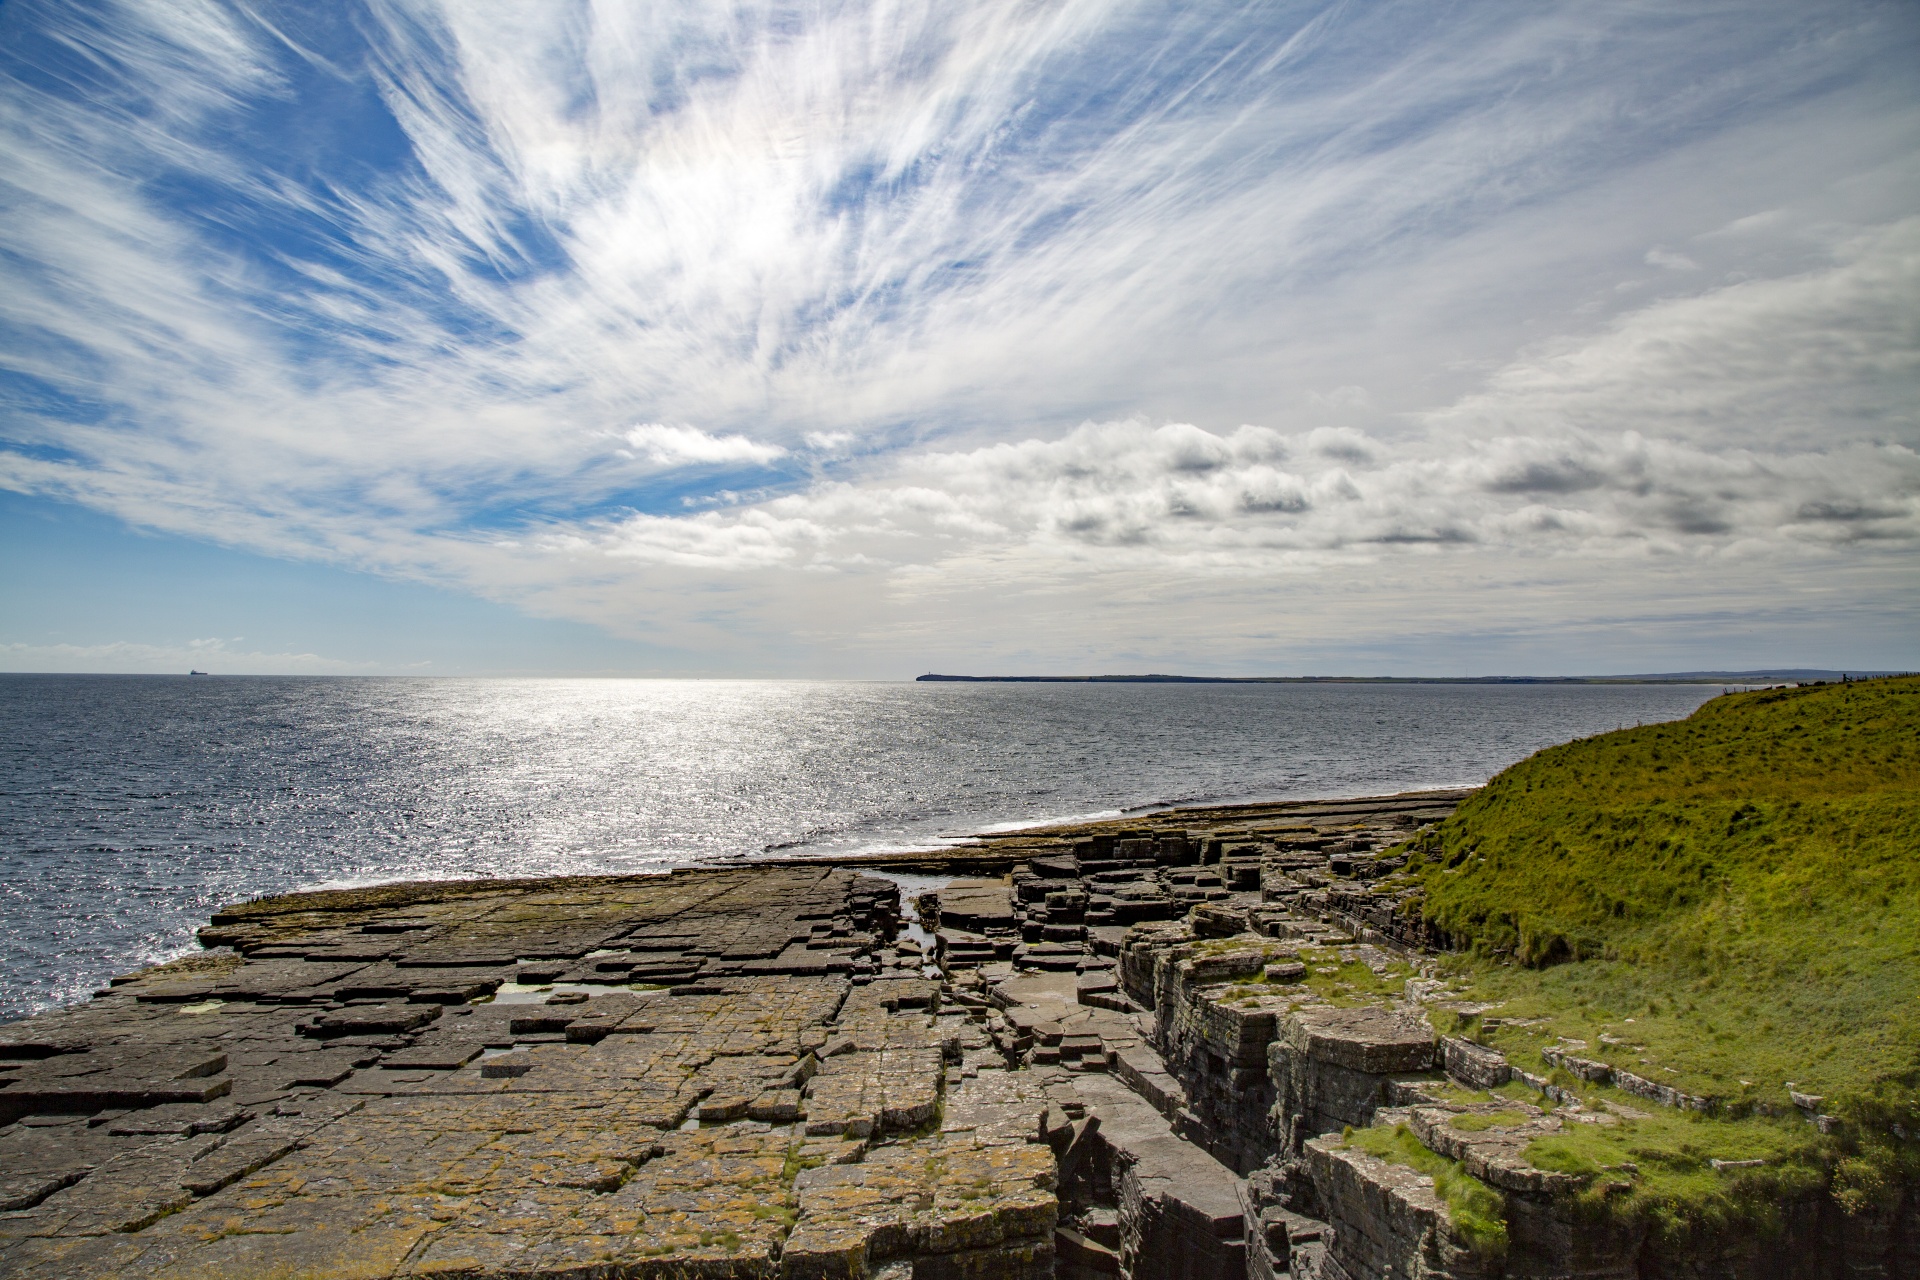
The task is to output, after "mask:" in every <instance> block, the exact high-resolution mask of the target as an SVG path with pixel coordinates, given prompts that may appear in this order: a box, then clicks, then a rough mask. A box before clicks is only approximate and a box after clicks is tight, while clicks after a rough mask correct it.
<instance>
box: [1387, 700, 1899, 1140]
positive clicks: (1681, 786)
mask: <svg viewBox="0 0 1920 1280" xmlns="http://www.w3.org/2000/svg"><path fill="white" fill-rule="evenodd" d="M1413 852H1414V854H1415V856H1414V858H1413V861H1412V864H1411V865H1410V866H1409V868H1408V874H1409V876H1410V877H1411V878H1413V879H1416V880H1418V881H1419V882H1420V883H1421V884H1422V886H1423V887H1424V890H1425V899H1424V903H1423V906H1422V910H1424V912H1425V914H1426V915H1427V917H1428V918H1429V919H1430V920H1431V921H1433V922H1434V923H1436V924H1438V925H1439V926H1440V927H1442V928H1443V929H1445V930H1446V931H1447V932H1448V933H1449V934H1450V935H1452V937H1453V938H1454V939H1455V940H1456V941H1457V942H1459V943H1460V944H1461V945H1463V946H1465V947H1468V948H1470V950H1471V952H1472V956H1473V958H1472V959H1471V960H1469V961H1467V962H1466V963H1465V964H1464V965H1463V966H1462V971H1461V973H1460V974H1459V977H1460V978H1461V979H1462V980H1463V981H1465V982H1466V983H1467V984H1468V985H1469V986H1470V988H1471V990H1472V992H1473V994H1474V995H1475V996H1476V997H1479V998H1483V999H1487V1000H1491V1001H1498V1002H1502V1007H1501V1008H1500V1009H1499V1010H1498V1015H1499V1022H1500V1026H1499V1027H1497V1028H1495V1029H1493V1030H1491V1031H1490V1032H1488V1033H1487V1038H1488V1039H1490V1040H1491V1041H1492V1042H1493V1043H1496V1044H1498V1045H1500V1047H1502V1048H1503V1049H1506V1050H1508V1051H1509V1052H1510V1053H1513V1054H1516V1055H1525V1054H1528V1053H1530V1052H1537V1050H1538V1048H1540V1047H1543V1046H1545V1045H1549V1044H1552V1043H1553V1042H1554V1039H1555V1038H1557V1037H1561V1036H1566V1037H1572V1038H1577V1039H1581V1040H1585V1041H1586V1042H1587V1045H1588V1048H1586V1049H1584V1050H1582V1051H1581V1052H1582V1053H1583V1055H1584V1056H1586V1057H1590V1058H1603V1059H1606V1060H1608V1061H1611V1062H1613V1063H1615V1064H1616V1065H1619V1066H1624V1067H1626V1068H1627V1069H1629V1070H1631V1071H1634V1072H1635V1073H1636V1074H1640V1075H1642V1076H1647V1077H1649V1078H1653V1079H1656V1080H1659V1081H1661V1082H1662V1083H1668V1084H1672V1085H1674V1086H1675V1087H1678V1088H1681V1089H1683V1090H1685V1091H1686V1092H1689V1093H1695V1094H1702V1095H1706V1096H1710V1097H1714V1098H1717V1099H1722V1100H1725V1101H1727V1102H1729V1103H1732V1104H1733V1107H1732V1109H1733V1110H1735V1111H1739V1110H1741V1109H1744V1108H1748V1107H1753V1106H1755V1105H1759V1106H1760V1109H1762V1110H1765V1109H1767V1108H1769V1107H1779V1108H1789V1109H1790V1107H1789V1103H1788V1099H1787V1086H1788V1083H1789V1082H1792V1084H1793V1085H1794V1086H1795V1087H1796V1088H1797V1089H1798V1090H1799V1091H1800V1092H1802V1093H1807V1094H1818V1095H1824V1096H1825V1097H1826V1098H1827V1102H1826V1103H1825V1104H1823V1108H1822V1109H1823V1110H1827V1111H1835V1112H1839V1111H1846V1112H1848V1113H1850V1114H1852V1115H1853V1116H1855V1117H1856V1118H1857V1119H1858V1120H1859V1121H1860V1122H1862V1123H1865V1124H1867V1125H1869V1126H1871V1127H1879V1128H1883V1129H1884V1128H1885V1127H1887V1126H1889V1125H1891V1124H1893V1123H1903V1124H1904V1125H1905V1126H1909V1127H1920V1108H1916V1103H1915V1092H1914V1090H1915V1085H1916V1083H1920V678H1913V677H1902V678H1894V679H1883V680H1873V681H1866V682H1856V683H1852V684H1837V685H1822V686H1814V687H1808V688H1801V689H1779V690H1765V691H1760V692H1755V693H1746V694H1734V695H1729V696H1725V697H1721V698H1716V699H1714V700H1713V701H1711V702H1709V703H1706V704H1705V705H1704V706H1702V707H1701V708H1700V709H1699V710H1698V711H1697V712H1695V713H1694V715H1693V716H1691V717H1690V718H1688V719H1686V720H1683V721H1679V722H1675V723H1671V724H1659V725H1649V726H1646V727H1643V728H1637V729H1629V730H1624V731H1621V732H1618V733H1610V734H1604V735H1602V736H1599V737H1595V738H1588V739H1584V740H1582V741H1578V742H1570V743H1566V744H1564V745H1562V746H1558V747H1553V748H1550V749H1548V750H1546V751H1542V752H1540V753H1539V754H1537V755H1535V756H1533V757H1531V758H1529V759H1527V760H1525V761H1522V762H1521V763H1519V764H1517V765H1515V766H1514V767H1513V768H1511V769H1508V770H1507V771H1506V772H1504V773H1502V774H1501V775H1500V776H1499V777H1497V778H1495V779H1494V780H1493V781H1492V782H1491V783H1490V784H1488V786H1487V787H1486V788H1485V789H1484V790H1483V791H1481V792H1479V793H1478V794H1476V795H1475V796H1474V797H1473V798H1472V799H1471V800H1469V801H1468V802H1467V803H1466V804H1464V805H1463V806H1461V808H1460V810H1459V811H1458V812H1457V813H1456V814H1455V815H1454V816H1453V817H1452V818H1450V819H1449V820H1447V821H1446V822H1445V823H1443V824H1441V825H1440V826H1439V827H1438V828H1437V829H1436V830H1434V831H1432V832H1429V833H1427V834H1426V835H1425V836H1423V837H1422V838H1420V839H1419V840H1418V841H1417V842H1416V845H1415V847H1414V849H1413ZM1489 1017H1490V1018H1491V1017H1492V1014H1491V1013H1490V1014H1489ZM1515 1024H1520V1025H1515ZM1529 1024H1530V1025H1529ZM1516 1060H1517V1059H1516Z"/></svg>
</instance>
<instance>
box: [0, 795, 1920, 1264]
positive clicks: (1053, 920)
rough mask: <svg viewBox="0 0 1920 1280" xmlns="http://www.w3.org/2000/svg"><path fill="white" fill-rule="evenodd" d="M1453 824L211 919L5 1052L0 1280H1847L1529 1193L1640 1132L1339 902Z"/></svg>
mask: <svg viewBox="0 0 1920 1280" xmlns="http://www.w3.org/2000/svg"><path fill="white" fill-rule="evenodd" d="M1462 794H1463V793H1439V792H1428V793H1414V794H1409V795H1402V796H1392V797H1383V798H1378V799H1372V800H1362V801H1340V802H1320V803H1300V804H1282V805H1265V806H1247V807H1239V808H1233V809H1208V810H1190V811H1184V812H1172V813H1166V814H1160V815H1155V816H1153V817H1150V818H1144V819H1136V820H1131V821H1128V822H1124V823H1103V824H1091V825H1086V826H1081V827H1076V828H1059V829H1053V830H1049V831H1044V832H1019V833H1012V834H1008V835H1004V836H996V837H990V838H986V839H984V840H983V841H982V842H981V844H980V845H979V846H978V847H976V848H969V849H963V850H956V851H951V852H949V853H943V854H938V855H931V854H927V855H911V856H903V857H897V858H887V859H872V860H868V861H866V862H865V863H862V864H860V865H849V864H839V865H834V866H826V865H820V864H808V863H797V862H789V863H782V864H764V865H754V866H745V867H739V868H730V869H722V870H690V871H682V872H676V873H674V874H672V875H669V876H655V877H625V878H613V877H607V878H580V879H565V880H543V881H463V882H441V883H419V884H402V885H392V886H384V887H380V888H375V889H366V890H354V891H339V892H321V893H310V894H299V895H290V896H286V897H279V898H272V899H266V900H262V901H258V902H252V903H244V904H236V905H234V906H231V907H228V908H227V909H225V910H224V911H222V912H221V913H220V914H218V915H217V916H216V917H215V918H214V920H213V922H212V923H211V924H210V925H209V926H208V927H207V928H206V929H205V930H203V931H202V935H201V936H202V941H203V943H204V944H205V946H206V947H207V948H208V950H207V951H206V953H205V954H202V955H198V956H194V957H190V958H188V959H185V960H182V961H177V962H175V963H172V964H169V965H164V966H160V967H158V968H155V969H150V970H146V971H143V972H141V973H136V974H132V975H129V976H127V977H125V978H122V979H118V980H116V982H115V983H114V985H113V986H112V987H111V988H110V989H109V990H106V991H103V992H101V993H99V994H98V995H97V996H96V997H95V998H94V999H93V1000H91V1001H90V1002H88V1003H86V1004H84V1005H80V1006H76V1007H73V1008H69V1009H63V1010H59V1011H56V1012H52V1013H47V1014H43V1015H40V1016H38V1017H35V1018H32V1019H29V1020H26V1021H23V1022H18V1023H13V1024H10V1025H7V1026H5V1027H0V1274H4V1275H7V1276H21V1277H26V1276H36V1277H38V1276H46V1277H84V1276H109V1275H111V1276H128V1277H141V1278H158V1277H167V1278H168V1280H173V1278H176V1277H178V1278H182V1280H184V1278H185V1277H209V1278H210V1277H236V1278H237V1277H264V1276H276V1277H296V1276H312V1277H323V1276H325V1277H333V1276H355V1277H362V1276H364V1277H388V1276H396V1277H397V1276H445V1277H475V1278H478V1277H509V1276H511V1277H614V1276H621V1277H627V1276H632V1277H695V1276H698V1277H735V1276H738V1277H793V1278H795V1280H800V1278H809V1280H810V1278H813V1277H821V1278H826V1277H835V1278H839V1277H846V1278H849V1280H851V1278H854V1277H887V1280H908V1278H909V1277H911V1278H913V1280H1000V1278H1002V1277H1005V1278H1008V1280H1012V1278H1014V1277H1019V1278H1022V1280H1039V1278H1040V1277H1060V1278H1061V1280H1094V1278H1096V1277H1109V1276H1125V1277H1135V1278H1136V1280H1161V1278H1168V1280H1186V1278H1191V1280H1215V1278H1225V1277H1233V1278H1234V1280H1239V1278H1240V1277H1259V1278H1261V1280H1269V1278H1273V1277H1280V1276H1286V1275H1291V1276H1295V1277H1302V1278H1305V1277H1325V1278H1327V1280H1363V1278H1365V1280H1371V1278H1373V1277H1408V1278H1412V1277H1457V1278H1459V1280H1466V1278H1467V1277H1483V1276H1484V1277H1492V1276H1502V1275H1504V1276H1513V1277H1521V1276H1539V1277H1545V1276H1565V1277H1574V1276H1579V1277H1594V1278H1599V1277H1621V1278H1623V1280H1624V1278H1625V1277H1634V1276H1642V1275H1655V1274H1659V1275H1664V1274H1673V1275H1680V1274H1686V1275H1699V1276H1707V1275H1726V1276H1749V1275H1751V1276H1756V1277H1757V1276H1801V1275H1805V1276H1809V1277H1811V1276H1825V1275H1828V1274H1835V1275H1838V1274H1842V1272H1841V1271H1840V1270H1837V1269H1835V1268H1833V1267H1828V1266H1826V1264H1825V1263H1824V1262H1822V1263H1820V1264H1819V1265H1815V1264H1814V1263H1811V1262H1810V1263H1807V1264H1806V1265H1804V1266H1802V1265H1800V1264H1798V1263H1796V1262H1795V1260H1794V1258H1793V1257H1792V1256H1791V1249H1789V1251H1788V1253H1786V1254H1782V1253H1781V1252H1780V1251H1779V1248H1778V1247H1771V1248H1770V1249H1769V1250H1767V1251H1762V1250H1760V1249H1758V1248H1754V1249H1751V1250H1749V1251H1748V1253H1746V1254H1742V1253H1741V1252H1740V1251H1739V1250H1738V1249H1735V1250H1733V1251H1732V1252H1730V1253H1726V1254H1725V1255H1724V1256H1723V1257H1722V1258H1721V1259H1720V1261H1719V1262H1717V1263H1715V1264H1714V1265H1712V1266H1708V1267H1703V1268H1701V1267H1697V1268H1696V1269H1693V1270H1687V1271H1681V1270H1663V1269H1662V1264H1661V1262H1660V1259H1659V1258H1658V1257H1652V1258H1650V1257H1649V1255H1648V1254H1647V1252H1646V1250H1645V1248H1644V1241H1643V1240H1642V1239H1641V1238H1640V1237H1639V1236H1638V1235H1637V1234H1636V1233H1634V1232H1633V1231H1631V1230H1628V1229H1625V1228H1623V1227H1622V1226H1621V1225H1620V1224H1618V1223H1617V1222H1616V1221H1614V1220H1613V1219H1611V1218H1609V1217H1608V1216H1607V1215H1606V1214H1604V1213H1599V1212H1595V1211H1594V1208H1593V1206H1594V1205H1595V1204H1596V1203H1600V1202H1604V1199H1605V1197H1606V1195H1607V1194H1608V1189H1607V1186H1606V1185H1605V1178H1600V1179H1597V1180H1596V1179H1595V1178H1594V1177H1592V1176H1589V1175H1578V1174H1570V1173H1566V1172H1558V1171H1555V1170H1552V1169H1543V1168H1537V1167H1534V1166H1533V1165H1532V1164H1530V1163H1529V1161H1528V1159H1527V1155H1526V1151H1527V1147H1528V1144H1529V1143H1530V1142H1531V1141H1532V1140H1533V1139H1534V1138H1536V1137H1538V1136H1539V1135H1541V1134H1544V1133H1551V1132H1556V1131H1560V1130H1563V1129H1569V1128H1573V1127H1577V1126H1581V1125H1595V1124H1600V1125H1604V1124H1608V1123H1614V1122H1617V1119H1618V1117H1617V1116H1615V1115H1613V1114H1612V1113H1611V1112H1610V1111H1608V1110H1606V1109H1604V1108H1599V1107H1589V1106H1586V1105H1583V1103H1582V1102H1581V1101H1579V1100H1578V1098H1577V1097H1575V1096H1574V1095H1573V1094H1571V1093H1567V1092H1565V1091H1562V1090H1558V1089H1557V1088H1556V1086H1555V1085H1554V1084H1553V1082H1552V1081H1551V1080H1547V1079H1539V1080H1527V1079H1520V1078H1519V1076H1520V1075H1523V1074H1524V1073H1517V1070H1516V1068H1514V1067H1512V1066H1510V1065H1509V1064H1508V1063H1507V1062H1506V1060H1505V1059H1504V1058H1502V1057H1501V1055H1500V1054H1499V1053H1497V1052H1495V1051H1494V1050H1492V1049H1489V1048H1487V1047H1485V1046H1483V1045H1479V1044H1476V1043H1473V1042H1472V1041H1470V1040H1467V1039H1463V1038H1460V1037H1457V1036H1454V1035H1446V1034H1440V1033H1438V1032H1437V1031H1436V1026H1437V1025H1449V1026H1450V1025H1452V1024H1451V1023H1450V1022H1446V1021H1444V1020H1443V1019H1442V1018H1441V1017H1440V1016H1439V1015H1440V1014H1441V1013H1442V1012H1443V1011H1446V1012H1456V1011H1457V1010H1458V1008H1459V1007H1460V1002H1459V999H1458V997H1457V996H1456V995H1455V993H1454V992H1452V991H1451V990H1450V989H1449V988H1448V987H1447V985H1446V984H1445V982H1443V981H1442V980H1440V979H1439V978H1437V977H1436V976H1435V973H1436V970H1435V969H1434V968H1433V967H1432V965H1431V963H1430V960H1429V959H1428V957H1427V956H1426V955H1425V954H1424V953H1423V952H1422V950H1421V948H1422V946H1423V944H1425V943H1427V942H1430V941H1431V940H1430V939H1424V938H1422V937H1420V936H1415V935H1412V934H1409V932H1408V930H1407V929H1406V928H1405V927H1403V926H1396V925H1395V924H1394V921H1396V920H1400V919H1403V918H1404V917H1403V916H1401V915H1396V914H1395V913H1394V912H1393V911H1392V909H1391V907H1392V904H1391V903H1383V902H1379V901H1375V898H1374V897H1373V896H1370V895H1369V894H1367V893H1366V892H1365V886H1366V882H1367V880H1368V879H1369V878H1371V877H1374V876H1377V875H1380V874H1382V873H1383V872H1387V871H1391V870H1392V867H1391V864H1392V862H1393V859H1391V858H1385V859H1382V858H1379V857H1376V856H1375V855H1376V853H1377V852H1378V851H1380V850H1383V849H1386V848H1389V847H1391V846H1393V845H1394V844H1396V843H1397V842H1399V841H1402V840H1404V839H1405V838H1406V837H1407V836H1409V835H1410V834H1412V833H1414V832H1415V831H1417V830H1418V829H1420V828H1422V827H1425V826H1427V825H1429V824H1431V823H1434V822H1437V821H1439V820H1441V819H1444V818H1445V817H1446V816H1447V815H1448V814H1449V813H1450V812H1451V811H1452V809H1453V808H1454V807H1455V805H1456V804H1458V803H1459V801H1460V799H1461V798H1462ZM902 871H910V872H915V873H919V874H921V875H926V874H932V875H936V876H939V877H942V878H943V880H944V883H942V884H941V885H940V886H939V887H938V888H937V889H936V890H935V891H933V892H931V893H921V894H918V895H915V894H908V895H906V896H904V897H903V895H902V893H901V891H900V888H899V883H898V882H897V881H896V880H894V879H891V878H889V876H890V874H891V873H896V872H902ZM1516 1083H1517V1084H1519V1085H1522V1086H1525V1088H1524V1089H1520V1090H1513V1089H1512V1086H1514V1085H1515V1084H1516ZM1501 1087H1508V1088H1509V1089H1510V1092H1509V1093H1508V1094H1506V1095H1497V1094H1493V1093H1490V1092H1488V1091H1489V1090H1493V1089H1496V1088H1501ZM1660 1101H1661V1100H1660V1099H1652V1100H1650V1101H1649V1102H1648V1103H1647V1105H1649V1106H1655V1105H1659V1103H1660ZM1616 1110H1617V1108H1616ZM1356 1132H1357V1133H1358V1136H1356ZM1366 1135H1373V1136H1374V1139H1377V1140H1364V1141H1363V1140H1361V1138H1363V1137H1365V1136H1366ZM1385 1135H1394V1136H1393V1138H1392V1140H1393V1141H1402V1140H1405V1141H1413V1140H1415V1139H1417V1142H1415V1146H1416V1147H1417V1149H1418V1154H1419V1158H1416V1159H1411V1160H1409V1159H1404V1158H1398V1157H1396V1156H1395V1155H1394V1152H1393V1151H1392V1150H1389V1149H1388V1146H1387V1145H1384V1144H1386V1143H1387V1142H1388V1138H1387V1137H1386V1136H1385ZM1407 1135H1411V1138H1408V1137H1407ZM1435 1153H1438V1154H1437V1155H1436V1154H1435ZM1428 1158H1431V1159H1434V1160H1438V1161H1439V1163H1440V1164H1442V1165H1447V1166H1448V1167H1449V1168H1451V1169H1458V1170H1463V1171H1465V1172H1466V1173H1467V1174H1469V1175H1470V1181H1471V1184H1472V1186H1474V1187H1478V1188H1481V1189H1483V1190H1484V1189H1485V1188H1493V1189H1494V1191H1495V1192H1496V1193H1497V1195H1498V1196H1499V1197H1500V1199H1501V1202H1502V1204H1503V1210H1502V1213H1501V1215H1500V1218H1499V1220H1498V1222H1497V1223H1495V1224H1494V1227H1489V1226H1488V1225H1487V1224H1486V1223H1483V1222H1479V1221H1478V1220H1477V1219H1476V1218H1475V1216H1474V1208H1473V1205H1472V1204H1471V1203H1469V1202H1467V1201H1462V1200H1460V1199H1459V1198H1458V1197H1457V1196H1450V1193H1449V1192H1448V1190H1447V1187H1448V1185H1450V1184H1448V1180H1447V1179H1448V1175H1447V1174H1445V1173H1442V1174H1440V1175H1438V1176H1436V1175H1435V1174H1434V1173H1433V1172H1432V1171H1423V1169H1422V1167H1421V1160H1422V1159H1428ZM1809 1212H1810V1215H1811V1216H1809V1217H1807V1220H1806V1221H1804V1222H1799V1223H1797V1225H1796V1224H1793V1223H1790V1224H1789V1226H1790V1233H1789V1237H1788V1240H1789V1244H1791V1245H1792V1247H1793V1248H1808V1249H1816V1250H1818V1251H1821V1252H1822V1254H1823V1255H1825V1256H1828V1257H1829V1260H1837V1261H1836V1267H1837V1266H1838V1265H1839V1263H1844V1265H1845V1266H1846V1268H1847V1269H1846V1270H1845V1271H1844V1274H1846V1275H1848V1276H1859V1277H1866V1276H1899V1275H1914V1274H1920V1232H1916V1231H1915V1230H1914V1229H1913V1223H1912V1221H1911V1220H1912V1218H1913V1214H1912V1213H1911V1211H1908V1212H1907V1213H1906V1214H1905V1216H1904V1217H1901V1218H1896V1219H1895V1220H1894V1221H1893V1222H1892V1223H1891V1224H1890V1225H1888V1224H1885V1223H1882V1224H1881V1229H1879V1233H1878V1234H1877V1235H1875V1236H1873V1237H1872V1238H1870V1239H1869V1238H1859V1239H1856V1238H1853V1237H1851V1236H1848V1235H1847V1231H1848V1230H1849V1228H1848V1227H1847V1226H1846V1225H1845V1223H1839V1224H1838V1225H1836V1224H1835V1222H1834V1221H1832V1220H1831V1215H1829V1216H1828V1217H1822V1216H1821V1212H1820V1210H1819V1208H1818V1206H1815V1207H1813V1208H1812V1209H1811V1210H1810V1211H1809ZM1495 1228H1497V1230H1495ZM1793 1231H1797V1232H1798V1233H1799V1234H1798V1235H1793V1234H1792V1232H1793ZM1795 1242H1797V1243H1795ZM1696 1261H1697V1260H1696ZM1688 1265H1689V1266H1694V1263H1689V1264H1688Z"/></svg>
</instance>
